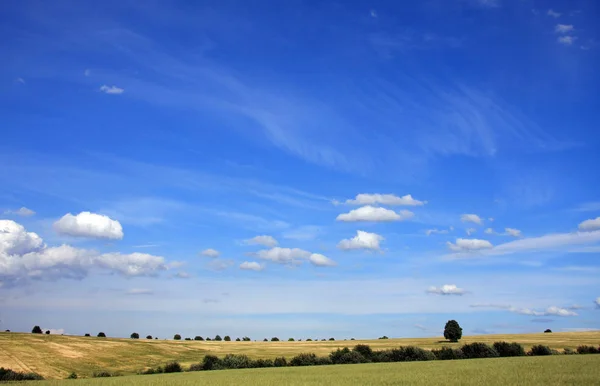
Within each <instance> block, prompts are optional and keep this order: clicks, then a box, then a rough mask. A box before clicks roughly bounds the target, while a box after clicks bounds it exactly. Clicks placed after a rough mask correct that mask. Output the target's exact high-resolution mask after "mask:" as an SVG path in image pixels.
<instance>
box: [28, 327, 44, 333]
mask: <svg viewBox="0 0 600 386" xmlns="http://www.w3.org/2000/svg"><path fill="white" fill-rule="evenodd" d="M31 333H32V334H41V333H42V329H41V328H40V326H35V327H33V330H31Z"/></svg>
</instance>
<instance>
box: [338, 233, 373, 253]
mask: <svg viewBox="0 0 600 386" xmlns="http://www.w3.org/2000/svg"><path fill="white" fill-rule="evenodd" d="M383 240H384V237H383V236H381V235H378V234H377V233H369V232H365V231H356V236H354V237H353V238H351V239H344V240H342V241H340V242H339V243H338V248H339V249H342V250H346V251H347V250H351V249H372V250H376V251H378V250H380V247H379V243H380V242H381V241H383Z"/></svg>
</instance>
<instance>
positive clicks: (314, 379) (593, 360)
mask: <svg viewBox="0 0 600 386" xmlns="http://www.w3.org/2000/svg"><path fill="white" fill-rule="evenodd" d="M27 384H32V385H33V384H35V385H43V386H53V385H56V386H61V385H68V384H74V385H82V386H83V385H90V386H91V385H98V386H120V385H123V386H128V385H131V386H134V385H150V386H158V385H182V386H185V385H190V386H191V385H202V384H207V385H215V386H218V385H272V386H276V385H277V386H278V385H428V386H429V385H466V386H469V385H477V386H479V385H598V384H600V355H561V356H556V355H555V356H547V357H521V358H496V359H470V360H460V361H432V362H405V363H376V364H362V365H337V366H313V367H286V368H268V369H246V370H221V371H201V372H194V373H179V374H161V375H137V376H128V377H118V378H97V379H83V380H77V381H72V380H63V381H34V382H27Z"/></svg>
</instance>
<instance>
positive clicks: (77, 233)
mask: <svg viewBox="0 0 600 386" xmlns="http://www.w3.org/2000/svg"><path fill="white" fill-rule="evenodd" d="M54 230H55V231H56V232H57V233H59V234H62V235H68V236H74V237H89V238H95V239H112V240H120V239H122V238H123V227H122V226H121V224H120V223H119V222H118V221H116V220H113V219H111V218H110V217H108V216H104V215H101V214H97V213H90V212H81V213H79V214H78V215H76V216H73V215H72V214H71V213H67V214H65V215H64V216H63V217H62V218H61V219H60V220H58V221H56V222H55V223H54Z"/></svg>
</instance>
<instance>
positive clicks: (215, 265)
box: [206, 259, 234, 271]
mask: <svg viewBox="0 0 600 386" xmlns="http://www.w3.org/2000/svg"><path fill="white" fill-rule="evenodd" d="M233 264H234V262H233V260H231V259H214V260H211V261H210V262H209V263H208V264H206V267H207V268H208V269H210V270H212V271H224V270H226V269H227V268H229V267H231V266H232V265H233Z"/></svg>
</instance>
